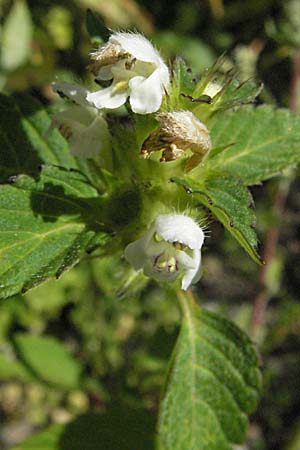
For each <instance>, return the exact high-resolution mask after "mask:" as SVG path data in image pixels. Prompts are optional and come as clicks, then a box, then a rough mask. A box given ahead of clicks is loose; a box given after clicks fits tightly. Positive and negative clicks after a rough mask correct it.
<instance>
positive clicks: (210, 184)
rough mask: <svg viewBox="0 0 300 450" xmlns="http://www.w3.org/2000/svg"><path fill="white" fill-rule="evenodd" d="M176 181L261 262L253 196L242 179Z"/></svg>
mask: <svg viewBox="0 0 300 450" xmlns="http://www.w3.org/2000/svg"><path fill="white" fill-rule="evenodd" d="M172 181H174V182H176V183H178V184H181V185H182V186H183V187H184V188H185V189H186V190H187V191H189V192H190V193H192V194H193V195H194V197H195V198H196V199H197V200H199V201H200V202H201V203H202V204H203V205H204V206H206V207H207V208H208V209H209V210H210V211H211V212H212V213H213V214H214V215H215V216H216V218H217V219H218V220H219V221H220V222H221V223H222V224H223V225H224V227H225V228H226V229H227V230H228V231H229V232H230V233H231V234H232V235H233V236H234V237H235V239H236V240H237V241H238V242H239V244H240V245H241V246H242V247H243V248H244V249H245V250H246V252H247V253H248V254H249V255H250V256H251V258H252V259H253V260H254V261H255V262H257V263H259V264H261V259H260V257H259V255H258V253H257V251H256V247H257V237H256V233H255V231H254V227H255V221H256V219H255V215H254V212H253V199H252V196H251V194H250V192H249V190H248V189H247V188H246V187H245V186H244V185H243V183H242V182H240V181H239V180H238V179H236V178H233V177H230V176H226V175H219V176H217V175H216V176H210V177H208V178H207V179H206V180H205V182H204V183H197V182H195V181H194V180H193V179H192V178H191V177H186V178H185V179H178V178H173V179H172Z"/></svg>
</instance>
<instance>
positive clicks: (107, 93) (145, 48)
mask: <svg viewBox="0 0 300 450" xmlns="http://www.w3.org/2000/svg"><path fill="white" fill-rule="evenodd" d="M90 69H91V70H92V72H93V73H94V75H95V76H96V78H97V80H99V81H101V80H102V81H103V80H106V81H107V80H112V84H111V85H110V86H109V87H107V88H105V89H102V90H99V91H96V92H91V93H88V95H87V100H88V101H89V102H91V103H93V104H94V105H95V106H96V108H109V109H114V108H118V107H119V106H121V105H123V104H124V103H125V102H126V100H127V98H128V97H129V102H130V106H131V108H132V111H133V112H135V113H139V114H148V113H152V112H156V111H158V109H159V108H160V105H161V102H162V98H163V95H164V91H165V90H166V88H167V87H168V85H169V83H170V76H169V71H168V68H167V66H166V64H165V63H164V61H163V60H162V58H161V56H160V55H159V53H158V52H157V51H156V50H155V49H154V47H153V46H152V44H151V43H150V42H149V41H148V40H147V39H146V38H145V37H144V36H142V35H141V34H137V33H115V34H113V35H111V37H110V39H109V41H108V42H107V44H105V45H103V46H102V47H100V48H99V49H98V50H97V51H95V52H94V53H92V63H91V65H90Z"/></svg>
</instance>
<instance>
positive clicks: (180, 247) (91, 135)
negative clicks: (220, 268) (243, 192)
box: [53, 32, 211, 290]
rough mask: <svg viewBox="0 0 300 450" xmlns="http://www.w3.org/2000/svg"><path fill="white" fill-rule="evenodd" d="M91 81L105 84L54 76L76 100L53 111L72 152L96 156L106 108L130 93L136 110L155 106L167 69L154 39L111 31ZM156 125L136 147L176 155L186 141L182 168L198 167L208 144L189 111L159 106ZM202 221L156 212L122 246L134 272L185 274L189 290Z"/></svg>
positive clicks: (104, 142)
mask: <svg viewBox="0 0 300 450" xmlns="http://www.w3.org/2000/svg"><path fill="white" fill-rule="evenodd" d="M89 69H90V70H91V72H92V74H93V75H94V77H95V81H96V82H97V83H99V84H100V85H101V84H102V85H103V84H106V85H108V87H105V88H102V89H100V90H97V91H95V92H91V91H89V90H87V89H85V88H84V87H82V86H79V85H71V84H68V83H62V82H56V83H53V88H54V90H55V91H56V92H58V93H60V94H62V95H64V96H67V97H68V98H69V99H71V100H72V101H73V102H74V105H73V106H72V107H71V108H69V109H68V110H66V111H62V112H59V113H57V114H55V115H54V117H53V124H54V126H57V127H58V128H59V130H60V131H61V133H62V134H63V136H64V137H65V138H66V139H67V140H68V141H69V144H70V150H71V152H72V153H73V154H74V155H76V156H84V157H94V156H97V155H101V153H104V151H105V149H107V147H108V146H109V145H110V133H109V129H108V126H107V122H106V120H105V117H104V116H103V110H104V109H116V108H119V107H120V106H122V105H124V104H125V102H126V101H127V99H129V104H130V107H131V110H132V111H133V112H134V113H136V114H150V113H157V112H158V111H159V109H160V107H161V104H162V101H163V97H164V95H165V94H166V93H167V92H168V89H169V86H170V75H169V70H168V67H167V66H166V64H165V63H164V61H163V59H162V58H161V56H160V55H159V53H158V52H157V51H156V50H155V49H154V47H153V46H152V44H151V43H150V42H149V41H148V40H147V39H146V38H145V37H144V36H142V35H140V34H137V33H121V32H120V33H115V34H112V35H111V37H110V39H109V41H108V42H107V43H106V44H104V45H102V46H101V47H100V48H99V49H98V50H96V51H95V52H93V53H92V54H91V64H90V66H89ZM156 119H157V121H158V123H159V127H158V129H156V130H155V131H154V132H152V133H151V134H150V136H149V137H148V138H147V139H146V141H145V142H144V144H143V146H142V150H141V154H142V156H143V157H145V158H147V157H149V156H150V155H151V153H152V152H155V151H158V150H163V153H162V158H161V160H162V161H171V160H174V159H177V158H179V157H180V156H181V155H182V154H183V153H184V152H185V150H186V149H187V148H189V149H190V150H192V152H193V156H192V157H191V158H190V159H189V160H188V162H187V166H186V170H187V171H188V170H190V169H191V168H193V167H195V165H197V164H198V163H199V161H200V160H201V158H202V156H203V154H205V153H206V152H207V151H208V150H209V149H210V147H211V142H210V137H209V132H208V130H207V128H206V126H205V125H204V124H203V123H202V122H200V121H199V120H198V119H197V118H196V117H195V116H194V115H193V114H192V113H191V112H190V111H172V112H158V113H157V114H156ZM203 241H204V233H203V230H202V228H201V227H200V226H199V225H198V224H197V223H196V222H195V220H194V219H192V218H191V217H189V216H187V215H183V214H161V215H159V216H158V217H157V218H156V220H155V221H154V222H153V223H152V225H151V226H150V229H149V230H148V232H147V233H146V234H145V235H144V236H142V237H141V238H140V239H138V240H137V241H135V242H133V243H131V244H129V245H128V246H127V247H126V249H125V257H126V259H127V260H128V261H129V262H130V263H131V264H132V265H133V267H134V269H135V270H136V271H139V270H143V271H144V274H145V275H147V276H150V277H153V278H155V279H157V280H159V281H174V280H176V279H177V278H178V277H179V276H182V280H181V287H182V289H184V290H186V289H188V287H189V286H190V285H191V284H192V283H195V282H197V281H198V280H199V278H200V276H201V247H202V245H203Z"/></svg>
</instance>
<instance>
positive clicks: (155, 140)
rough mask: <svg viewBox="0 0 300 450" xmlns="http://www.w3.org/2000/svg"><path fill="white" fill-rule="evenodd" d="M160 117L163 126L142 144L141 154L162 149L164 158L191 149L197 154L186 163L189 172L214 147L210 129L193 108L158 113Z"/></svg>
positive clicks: (170, 159) (176, 156)
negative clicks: (194, 112) (192, 110)
mask: <svg viewBox="0 0 300 450" xmlns="http://www.w3.org/2000/svg"><path fill="white" fill-rule="evenodd" d="M156 119H157V121H158V122H159V127H158V128H156V129H155V130H154V131H153V132H152V133H151V134H150V136H149V137H148V138H147V139H146V140H145V141H144V143H143V146H142V150H141V154H142V156H143V157H144V158H148V157H149V156H150V155H151V153H153V152H155V151H159V150H162V151H163V152H162V157H161V161H173V160H175V159H178V158H180V157H181V156H182V155H183V154H184V152H185V151H186V150H187V149H190V150H191V151H192V152H193V155H192V156H191V157H190V158H189V159H188V160H187V163H186V171H187V172H189V171H190V170H191V169H193V168H194V167H196V166H197V165H198V164H199V163H200V162H201V160H202V158H203V156H204V155H205V154H206V153H207V152H208V151H209V150H210V149H211V140H210V136H209V131H208V129H207V128H206V126H205V125H204V123H202V122H200V120H199V119H197V117H196V116H194V114H193V113H192V112H191V111H172V112H162V113H158V114H157V115H156Z"/></svg>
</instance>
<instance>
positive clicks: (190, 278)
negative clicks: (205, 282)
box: [181, 250, 202, 291]
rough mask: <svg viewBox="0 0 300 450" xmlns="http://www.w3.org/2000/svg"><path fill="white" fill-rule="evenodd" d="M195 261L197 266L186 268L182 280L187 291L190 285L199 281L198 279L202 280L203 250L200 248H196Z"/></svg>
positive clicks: (182, 286) (182, 284)
mask: <svg viewBox="0 0 300 450" xmlns="http://www.w3.org/2000/svg"><path fill="white" fill-rule="evenodd" d="M193 259H194V262H195V268H194V269H189V270H186V272H185V274H184V276H183V278H182V281H181V288H182V289H183V290H184V291H186V290H187V289H188V288H189V287H190V285H191V284H192V283H193V284H195V283H197V281H199V280H200V278H201V274H202V268H201V252H200V250H194V258H193Z"/></svg>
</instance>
